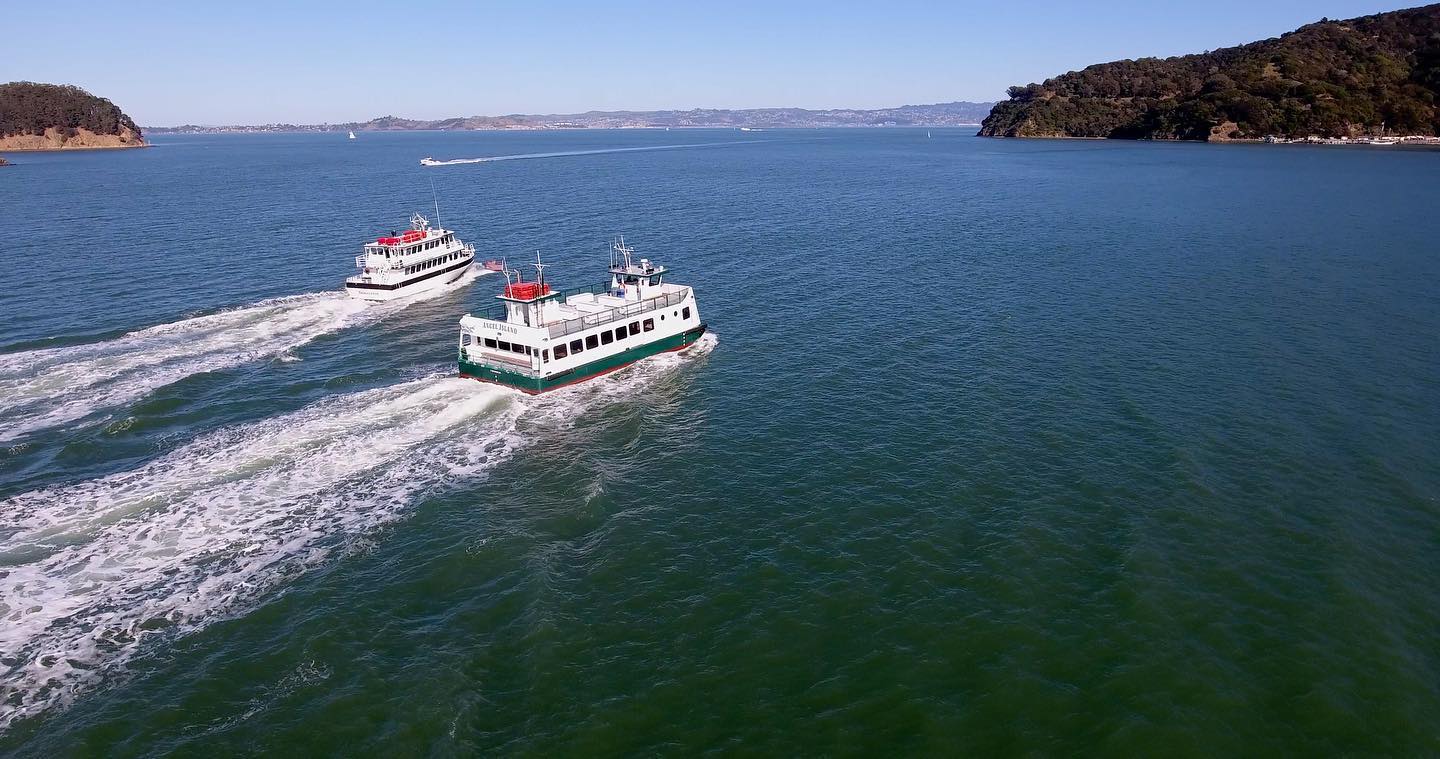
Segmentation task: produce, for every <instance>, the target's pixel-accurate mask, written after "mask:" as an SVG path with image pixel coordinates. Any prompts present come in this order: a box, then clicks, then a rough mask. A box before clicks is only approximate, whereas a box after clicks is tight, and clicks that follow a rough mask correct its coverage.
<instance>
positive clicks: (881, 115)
mask: <svg viewBox="0 0 1440 759" xmlns="http://www.w3.org/2000/svg"><path fill="white" fill-rule="evenodd" d="M993 105H994V103H968V102H955V103H936V104H934V105H902V106H900V107H898V108H882V109H878V110H858V109H843V108H841V109H830V110H820V111H816V110H806V109H804V108H751V109H745V110H725V109H711V108H699V109H694V110H688V111H586V112H585V113H563V114H559V113H557V114H511V115H508V116H469V117H456V118H449V119H437V120H434V121H425V120H418V119H402V118H399V117H396V116H382V117H381V118H378V119H372V120H370V121H365V122H352V123H347V124H308V125H300V124H265V125H260V126H197V125H194V124H187V125H185V126H178V127H146V130H147V131H149V132H150V133H151V134H171V133H177V132H280V131H328V132H340V131H347V130H354V131H391V130H407V129H440V130H454V129H567V128H569V129H576V128H586V129H624V128H636V127H737V128H738V127H750V128H783V127H792V128H793V127H866V126H934V127H942V126H963V125H970V124H978V123H980V120H981V119H983V118H985V114H987V113H989V112H990V108H991V106H993Z"/></svg>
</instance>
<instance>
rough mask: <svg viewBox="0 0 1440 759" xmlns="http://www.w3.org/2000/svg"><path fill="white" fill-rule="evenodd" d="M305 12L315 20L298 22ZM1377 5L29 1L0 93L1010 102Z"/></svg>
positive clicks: (416, 110)
mask: <svg viewBox="0 0 1440 759" xmlns="http://www.w3.org/2000/svg"><path fill="white" fill-rule="evenodd" d="M302 6H303V7H302ZM1397 7H1404V6H1402V5H1398V4H1396V2H1394V0H1392V2H1388V3H1387V2H1368V1H1365V0H1303V1H1302V0H1266V1H1265V2H1255V0H1245V1H1244V2H1241V1H1239V0H1208V2H1204V3H1166V2H1156V1H1154V0H1151V1H1149V2H1145V1H1143V0H1116V1H1115V2H1089V3H1085V2H1024V1H1023V0H1012V1H1011V2H1004V0H999V1H997V0H987V1H986V2H968V1H959V2H913V1H911V0H887V1H886V2H874V3H847V2H782V1H780V0H774V1H773V2H749V1H748V0H722V1H720V2H701V3H690V2H684V1H683V0H671V1H670V2H631V1H628V0H615V1H614V2H608V3H605V2H596V3H590V2H559V1H556V2H547V1H545V0H533V1H532V2H447V1H445V0H421V1H419V2H414V3H408V4H402V3H394V4H386V3H373V2H364V1H363V0H353V1H352V2H328V1H327V2H314V3H300V2H297V3H282V2H269V1H268V0H260V1H259V2H245V0H238V1H236V2H214V3H211V2H203V1H202V2H188V3H151V2H145V0H138V1H135V2H113V1H111V2H104V3H98V2H87V1H86V0H78V1H75V2H65V3H53V2H30V1H29V0H23V1H20V2H15V3H11V4H10V7H8V8H7V10H6V12H5V16H6V24H5V33H4V38H3V39H4V41H3V49H0V81H9V80H12V79H28V80H32V81H41V82H65V83H71V84H78V85H80V86H82V87H85V88H87V89H89V90H91V91H92V92H94V93H96V94H99V95H103V96H105V97H108V98H110V99H111V100H113V101H115V102H116V103H117V104H118V105H120V107H121V108H123V109H124V110H125V111H126V112H127V113H129V114H131V116H133V117H134V118H135V120H136V121H137V122H138V123H140V124H141V125H154V126H165V125H173V124H180V123H200V124H230V123H263V122H276V121H281V122H295V123H312V122H313V123H318V122H323V121H350V120H365V119H369V118H372V117H375V116H381V115H385V114H395V115H398V116H408V117H414V118H441V117H446V116H469V115H476V114H482V115H499V114H505V113H557V112H574V111H582V110H589V109H646V110H648V109H659V108H692V107H715V108H747V107H765V106H800V107H807V108H829V107H854V108H875V107H883V106H893V105H901V104H906V103H934V102H943V101H949V100H995V99H998V98H1002V97H1003V96H1004V91H1005V88H1006V87H1007V86H1009V85H1012V84H1023V83H1026V82H1031V81H1038V80H1040V79H1044V78H1045V77H1047V76H1051V75H1054V74H1058V73H1063V72H1065V71H1068V70H1071V69H1075V68H1081V67H1084V66H1086V65H1088V64H1090V63H1098V62H1102V61H1108V60H1114V59H1117V58H1133V57H1139V56H1146V55H1157V56H1167V55H1177V54H1181V53H1187V52H1197V51H1200V50H1206V49H1211V48H1216V47H1224V46H1227V45H1233V44H1237V43H1241V42H1248V41H1251V40H1254V39H1261V38H1264V37H1271V36H1276V35H1278V34H1280V33H1282V32H1285V31H1288V30H1290V29H1293V28H1294V27H1296V26H1298V25H1300V24H1303V23H1308V22H1311V21H1316V20H1318V19H1319V18H1320V17H1322V16H1329V17H1330V18H1349V17H1353V16H1359V15H1365V14H1369V13H1377V12H1381V11H1386V10H1393V9H1395V8H1397Z"/></svg>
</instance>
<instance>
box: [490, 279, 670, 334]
mask: <svg viewBox="0 0 1440 759" xmlns="http://www.w3.org/2000/svg"><path fill="white" fill-rule="evenodd" d="M608 292H610V286H609V285H608V284H604V283H602V284H597V285H582V286H580V287H572V288H570V289H568V290H562V291H560V293H559V296H560V301H561V302H562V303H563V302H564V301H565V299H566V298H568V297H570V296H572V295H584V294H587V293H588V294H593V295H600V294H604V293H608ZM689 295H690V288H688V287H686V288H682V289H680V290H677V291H676V292H673V293H666V294H664V295H657V296H655V297H653V298H646V299H645V300H640V301H636V302H634V303H626V304H625V305H623V306H615V307H613V308H607V309H605V310H604V311H597V312H595V313H593V314H583V315H581V316H577V317H575V318H573V319H566V320H564V321H559V322H551V323H550V324H546V325H544V327H545V328H546V329H548V330H549V331H550V336H551V337H563V336H565V335H569V334H572V333H575V332H580V331H582V330H586V329H590V328H591V327H598V326H600V325H602V324H609V323H611V322H616V321H621V320H623V319H628V318H630V317H632V316H639V315H641V314H646V313H649V312H651V311H655V310H658V309H661V308H668V307H670V306H674V305H679V304H680V303H681V302H682V301H684V300H685V298H687V297H689ZM470 315H471V316H473V317H475V318H478V319H484V320H488V321H493V322H500V323H505V322H506V318H505V317H506V308H505V304H503V303H496V304H495V305H493V306H488V307H486V308H484V309H481V310H479V311H473V312H471V314H470Z"/></svg>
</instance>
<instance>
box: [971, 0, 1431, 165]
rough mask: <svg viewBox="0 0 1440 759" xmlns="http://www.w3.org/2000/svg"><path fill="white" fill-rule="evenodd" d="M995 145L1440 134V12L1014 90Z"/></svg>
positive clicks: (1304, 30) (985, 130)
mask: <svg viewBox="0 0 1440 759" xmlns="http://www.w3.org/2000/svg"><path fill="white" fill-rule="evenodd" d="M1009 95H1010V99H1009V100H1008V101H1004V102H1001V103H998V104H997V105H996V106H995V108H994V109H993V110H992V111H991V112H990V115H989V116H987V117H986V118H985V121H984V123H983V124H982V126H981V129H980V134H981V135H983V136H987V137H1109V138H1122V139H1157V140H1210V141H1224V140H1235V139H1260V138H1264V137H1267V136H1273V137H1279V138H1299V137H1307V136H1312V135H1313V136H1319V137H1336V138H1338V137H1356V136H1360V135H1375V134H1391V135H1437V134H1440V111H1437V108H1436V99H1437V97H1440V4H1436V5H1427V6H1424V7H1421V8H1412V9H1408V10H1400V11H1393V12H1390V13H1381V14H1377V15H1373V16H1364V17H1361V18H1355V19H1350V20H1348V21H1331V20H1328V19H1321V20H1320V21H1319V22H1318V23H1314V24H1308V25H1306V26H1302V27H1300V28H1299V29H1297V30H1295V31H1293V32H1290V33H1288V34H1284V35H1282V36H1280V37H1278V38H1273V39H1268V40H1263V41H1260V42H1253V43H1250V44H1248V45H1241V46H1238V47H1230V48H1223V49H1220V50H1213V51H1210V52H1206V53H1200V54H1196V55H1184V56H1179V57H1175V58H1165V59H1159V58H1141V59H1139V60H1124V61H1116V62H1114V63H1102V64H1097V65H1094V66H1090V67H1088V68H1086V69H1084V70H1083V71H1072V72H1070V73H1067V74H1064V75H1061V76H1058V77H1055V78H1053V79H1047V80H1045V81H1044V82H1042V83H1040V84H1030V85H1026V86H1024V87H1011V88H1010V90H1009Z"/></svg>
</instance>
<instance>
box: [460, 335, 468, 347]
mask: <svg viewBox="0 0 1440 759" xmlns="http://www.w3.org/2000/svg"><path fill="white" fill-rule="evenodd" d="M460 344H461V345H469V344H470V333H469V332H466V333H465V334H463V335H461V336H460Z"/></svg>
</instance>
